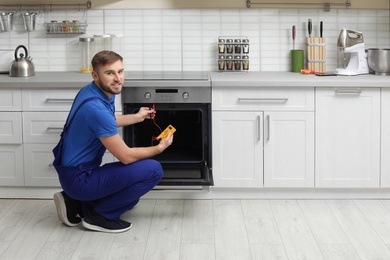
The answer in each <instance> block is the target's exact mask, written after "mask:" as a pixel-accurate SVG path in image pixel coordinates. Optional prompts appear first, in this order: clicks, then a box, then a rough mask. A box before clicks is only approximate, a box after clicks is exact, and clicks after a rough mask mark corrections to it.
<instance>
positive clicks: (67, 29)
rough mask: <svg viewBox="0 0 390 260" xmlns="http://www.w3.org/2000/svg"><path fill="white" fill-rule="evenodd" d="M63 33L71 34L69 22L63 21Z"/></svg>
mask: <svg viewBox="0 0 390 260" xmlns="http://www.w3.org/2000/svg"><path fill="white" fill-rule="evenodd" d="M61 31H62V32H63V33H68V32H70V24H69V20H63V21H62V26H61Z"/></svg>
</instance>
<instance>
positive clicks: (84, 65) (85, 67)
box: [79, 37, 95, 73]
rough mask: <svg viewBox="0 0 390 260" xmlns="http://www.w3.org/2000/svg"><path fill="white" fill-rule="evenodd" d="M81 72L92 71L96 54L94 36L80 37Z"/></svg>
mask: <svg viewBox="0 0 390 260" xmlns="http://www.w3.org/2000/svg"><path fill="white" fill-rule="evenodd" d="M79 45H80V72H82V73H88V72H92V65H91V61H92V57H93V55H95V48H94V38H92V37H80V38H79Z"/></svg>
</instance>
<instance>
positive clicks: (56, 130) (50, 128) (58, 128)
mask: <svg viewBox="0 0 390 260" xmlns="http://www.w3.org/2000/svg"><path fill="white" fill-rule="evenodd" d="M46 130H47V131H53V132H61V131H62V130H64V128H63V127H53V126H49V127H48V128H46Z"/></svg>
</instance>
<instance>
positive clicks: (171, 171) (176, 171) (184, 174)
mask: <svg viewBox="0 0 390 260" xmlns="http://www.w3.org/2000/svg"><path fill="white" fill-rule="evenodd" d="M162 167H163V170H164V176H163V178H162V180H161V181H160V183H159V184H158V185H166V186H171V185H176V186H213V185H214V181H213V174H212V169H211V167H210V166H209V165H207V163H205V164H204V165H186V164H177V163H175V164H169V163H162Z"/></svg>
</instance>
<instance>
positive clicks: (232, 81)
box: [0, 72, 390, 88]
mask: <svg viewBox="0 0 390 260" xmlns="http://www.w3.org/2000/svg"><path fill="white" fill-rule="evenodd" d="M210 76H211V81H212V86H213V87H390V76H377V75H372V74H370V75H358V76H322V77H319V76H315V75H311V74H300V73H292V72H211V73H210ZM91 81H92V76H91V74H90V73H79V72H37V73H36V75H35V76H33V77H9V76H8V75H7V74H1V75H0V88H9V87H12V88H13V87H18V88H61V87H63V88H81V87H83V86H84V85H86V84H88V83H89V82H91Z"/></svg>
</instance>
